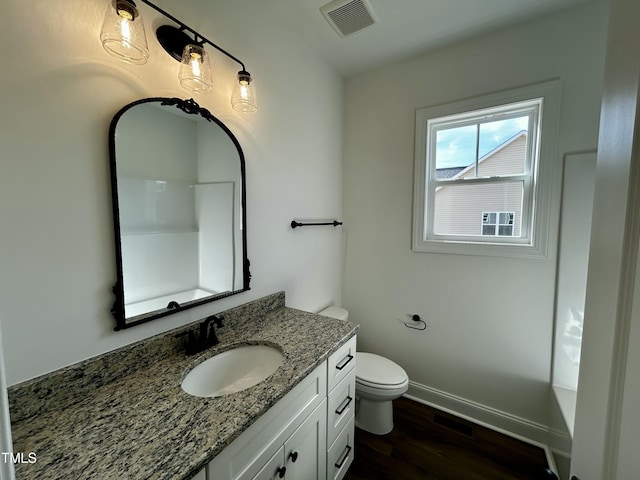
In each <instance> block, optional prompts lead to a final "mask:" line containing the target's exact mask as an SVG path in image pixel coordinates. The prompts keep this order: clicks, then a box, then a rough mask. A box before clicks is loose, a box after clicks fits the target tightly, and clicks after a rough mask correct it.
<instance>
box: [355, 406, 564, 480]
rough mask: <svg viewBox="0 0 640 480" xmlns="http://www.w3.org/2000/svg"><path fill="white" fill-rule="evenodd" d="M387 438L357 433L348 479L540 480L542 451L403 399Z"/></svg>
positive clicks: (546, 475)
mask: <svg viewBox="0 0 640 480" xmlns="http://www.w3.org/2000/svg"><path fill="white" fill-rule="evenodd" d="M394 423H395V427H394V429H393V431H392V432H391V433H389V434H388V435H372V434H369V433H367V432H364V431H362V430H360V429H356V435H355V459H354V461H353V463H352V465H351V467H350V468H349V471H348V473H347V475H346V477H345V479H346V480H514V479H520V480H543V479H552V478H556V477H555V476H554V475H553V474H551V473H550V472H547V470H546V469H547V461H546V457H545V454H544V451H543V450H542V449H540V448H537V447H534V446H532V445H529V444H527V443H524V442H520V441H518V440H515V439H513V438H511V437H508V436H506V435H501V434H499V433H496V432H494V431H493V430H489V429H487V428H484V427H481V426H479V425H476V424H473V423H471V422H468V421H465V420H462V419H460V418H458V417H455V416H452V415H449V414H447V413H444V412H441V411H438V410H435V409H433V408H431V407H429V406H426V405H423V404H421V403H418V402H414V401H412V400H408V399H406V398H400V399H398V400H396V401H394Z"/></svg>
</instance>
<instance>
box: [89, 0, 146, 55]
mask: <svg viewBox="0 0 640 480" xmlns="http://www.w3.org/2000/svg"><path fill="white" fill-rule="evenodd" d="M100 40H101V41H102V46H103V47H104V49H105V50H106V51H107V52H109V54H111V55H112V56H114V57H116V58H117V59H119V60H122V61H123V62H126V63H133V64H136V65H142V64H144V63H147V60H148V58H149V47H148V46H147V36H146V35H145V33H144V23H143V22H142V17H141V16H140V13H139V12H138V9H137V8H136V5H135V3H133V2H132V1H130V0H112V1H111V2H110V3H109V6H108V7H107V11H106V13H105V15H104V23H103V24H102V31H101V32H100Z"/></svg>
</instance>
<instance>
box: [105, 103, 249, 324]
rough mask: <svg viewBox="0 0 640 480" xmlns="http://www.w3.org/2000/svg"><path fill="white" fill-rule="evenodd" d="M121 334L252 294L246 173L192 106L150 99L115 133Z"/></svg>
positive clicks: (114, 127) (225, 138) (221, 131)
mask: <svg viewBox="0 0 640 480" xmlns="http://www.w3.org/2000/svg"><path fill="white" fill-rule="evenodd" d="M109 156H110V161H111V185H112V199H113V218H114V232H115V248H116V264H117V265H116V267H117V274H118V279H117V282H116V285H115V286H114V289H113V290H114V294H115V297H116V299H115V303H114V305H113V308H112V310H111V313H112V314H113V316H114V318H115V320H116V323H117V326H116V330H120V329H123V328H127V327H131V326H133V325H137V324H140V323H143V322H146V321H149V320H153V319H155V318H159V317H163V316H165V315H169V314H171V313H175V312H178V311H181V310H184V309H187V308H191V307H194V306H196V305H201V304H203V303H206V302H211V301H213V300H217V299H219V298H223V297H227V296H229V295H233V294H236V293H240V292H243V291H245V290H248V289H249V279H250V275H249V261H248V259H247V229H246V224H245V218H246V216H245V211H244V210H245V166H244V155H243V153H242V149H241V148H240V144H239V143H238V141H237V139H236V138H235V137H234V135H233V134H232V133H231V131H230V130H229V129H228V128H227V127H226V126H225V125H224V124H223V123H222V122H221V121H220V120H218V119H217V118H215V117H214V116H213V115H211V113H210V112H209V111H208V110H206V109H204V108H201V107H200V106H199V105H198V104H197V103H196V102H195V101H193V100H181V99H178V98H147V99H144V100H139V101H137V102H134V103H131V104H129V105H127V106H125V107H124V108H122V109H121V110H120V111H119V112H118V113H117V114H116V115H115V117H114V118H113V120H112V122H111V128H110V132H109Z"/></svg>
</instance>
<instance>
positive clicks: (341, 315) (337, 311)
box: [318, 306, 349, 320]
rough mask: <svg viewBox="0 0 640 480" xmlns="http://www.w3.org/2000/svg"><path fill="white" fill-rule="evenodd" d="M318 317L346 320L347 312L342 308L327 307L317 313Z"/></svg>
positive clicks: (347, 317)
mask: <svg viewBox="0 0 640 480" xmlns="http://www.w3.org/2000/svg"><path fill="white" fill-rule="evenodd" d="M318 315H324V316H325V317H331V318H336V319H338V320H348V319H349V312H348V311H347V310H345V309H344V308H342V307H335V306H331V307H327V308H325V309H324V310H321V311H319V312H318Z"/></svg>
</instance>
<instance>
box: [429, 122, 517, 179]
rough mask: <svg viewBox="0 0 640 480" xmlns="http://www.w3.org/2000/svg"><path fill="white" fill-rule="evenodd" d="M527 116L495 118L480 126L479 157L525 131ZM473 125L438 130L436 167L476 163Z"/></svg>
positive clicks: (474, 127) (474, 129) (474, 128)
mask: <svg viewBox="0 0 640 480" xmlns="http://www.w3.org/2000/svg"><path fill="white" fill-rule="evenodd" d="M528 121H529V117H528V116H524V117H519V118H511V119H508V120H497V121H495V122H489V123H483V124H482V125H480V151H479V155H480V157H482V156H483V155H485V154H487V153H488V152H490V151H491V150H493V149H494V148H496V147H497V146H498V145H500V144H501V143H503V142H505V141H506V140H508V139H509V138H511V137H512V136H514V135H515V134H516V133H518V132H519V131H520V130H526V129H527V125H528ZM475 154H476V125H469V126H466V127H457V128H449V129H446V130H439V131H438V132H437V136H436V168H448V167H463V166H465V167H466V166H468V165H471V164H472V163H474V162H475Z"/></svg>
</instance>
